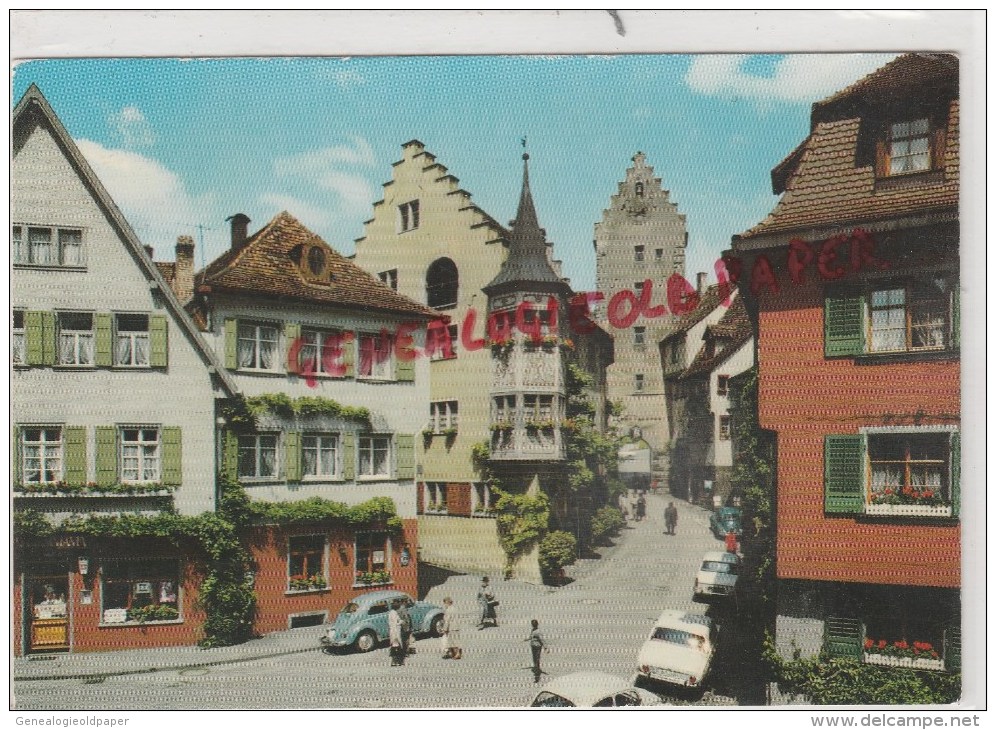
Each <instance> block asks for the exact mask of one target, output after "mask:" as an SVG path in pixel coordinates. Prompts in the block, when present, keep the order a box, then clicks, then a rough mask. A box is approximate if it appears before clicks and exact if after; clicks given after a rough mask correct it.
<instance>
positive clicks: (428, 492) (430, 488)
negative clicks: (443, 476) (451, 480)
mask: <svg viewBox="0 0 996 730" xmlns="http://www.w3.org/2000/svg"><path fill="white" fill-rule="evenodd" d="M424 496H425V511H426V512H431V513H435V514H446V512H447V510H448V507H447V506H446V483H445V482H426V483H425V495H424Z"/></svg>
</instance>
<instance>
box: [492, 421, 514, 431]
mask: <svg viewBox="0 0 996 730" xmlns="http://www.w3.org/2000/svg"><path fill="white" fill-rule="evenodd" d="M511 430H512V424H511V423H509V422H508V421H496V422H495V423H492V424H491V431H492V432H494V431H511Z"/></svg>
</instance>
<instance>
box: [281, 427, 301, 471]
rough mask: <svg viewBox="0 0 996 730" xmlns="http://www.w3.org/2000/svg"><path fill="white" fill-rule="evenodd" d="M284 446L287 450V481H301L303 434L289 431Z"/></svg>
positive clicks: (285, 436)
mask: <svg viewBox="0 0 996 730" xmlns="http://www.w3.org/2000/svg"><path fill="white" fill-rule="evenodd" d="M284 445H285V447H286V448H287V473H286V477H287V481H289V482H299V481H301V434H300V433H298V432H297V431H288V432H287V433H285V434H284Z"/></svg>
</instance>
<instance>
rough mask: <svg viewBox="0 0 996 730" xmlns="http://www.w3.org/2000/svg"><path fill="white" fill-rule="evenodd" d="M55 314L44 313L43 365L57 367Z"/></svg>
mask: <svg viewBox="0 0 996 730" xmlns="http://www.w3.org/2000/svg"><path fill="white" fill-rule="evenodd" d="M57 353H58V349H57V348H56V346H55V312H42V362H41V364H42V365H55V363H56V361H57Z"/></svg>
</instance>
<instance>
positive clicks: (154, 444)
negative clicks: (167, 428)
mask: <svg viewBox="0 0 996 730" xmlns="http://www.w3.org/2000/svg"><path fill="white" fill-rule="evenodd" d="M159 446H160V444H159V429H158V428H122V429H121V481H122V482H158V481H159V479H160V473H161V469H160V463H161V453H160V448H159Z"/></svg>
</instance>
